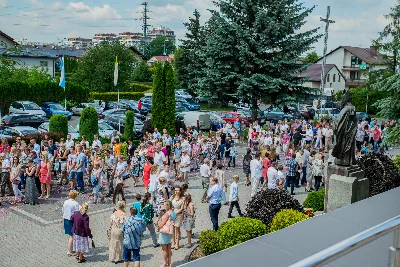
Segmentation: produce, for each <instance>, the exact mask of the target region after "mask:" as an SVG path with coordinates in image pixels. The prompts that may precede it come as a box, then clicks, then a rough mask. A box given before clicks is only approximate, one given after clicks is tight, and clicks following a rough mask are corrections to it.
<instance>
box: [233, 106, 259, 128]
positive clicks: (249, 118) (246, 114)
mask: <svg viewBox="0 0 400 267" xmlns="http://www.w3.org/2000/svg"><path fill="white" fill-rule="evenodd" d="M237 113H239V114H240V117H245V118H246V120H247V121H249V122H250V121H253V119H252V113H251V110H249V109H240V110H238V111H237ZM257 121H258V124H259V125H261V126H264V125H265V116H264V112H263V111H261V110H258V111H257Z"/></svg>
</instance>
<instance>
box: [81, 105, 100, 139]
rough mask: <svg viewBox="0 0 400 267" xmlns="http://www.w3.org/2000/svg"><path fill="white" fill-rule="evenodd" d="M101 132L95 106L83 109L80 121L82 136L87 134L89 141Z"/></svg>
mask: <svg viewBox="0 0 400 267" xmlns="http://www.w3.org/2000/svg"><path fill="white" fill-rule="evenodd" d="M98 133H99V124H98V116H97V112H96V109H95V108H94V107H86V108H84V109H83V111H82V115H81V120H80V123H79V134H80V136H82V135H85V136H86V138H87V139H88V140H89V141H92V140H93V136H94V135H95V134H98Z"/></svg>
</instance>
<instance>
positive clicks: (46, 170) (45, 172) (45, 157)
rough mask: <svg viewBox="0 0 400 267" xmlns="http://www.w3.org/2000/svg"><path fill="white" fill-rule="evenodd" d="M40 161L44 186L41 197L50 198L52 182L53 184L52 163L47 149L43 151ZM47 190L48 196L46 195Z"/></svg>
mask: <svg viewBox="0 0 400 267" xmlns="http://www.w3.org/2000/svg"><path fill="white" fill-rule="evenodd" d="M41 160H42V161H41V163H40V183H41V188H42V194H41V196H40V197H39V199H43V198H44V199H48V198H49V197H50V184H51V163H50V161H49V154H48V152H47V151H44V152H43V153H42V158H41ZM44 192H46V196H44Z"/></svg>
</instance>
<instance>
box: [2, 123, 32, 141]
mask: <svg viewBox="0 0 400 267" xmlns="http://www.w3.org/2000/svg"><path fill="white" fill-rule="evenodd" d="M29 134H39V131H38V130H37V129H35V128H33V127H29V126H15V127H7V128H4V129H3V130H2V131H1V132H0V138H11V137H13V136H24V135H29Z"/></svg>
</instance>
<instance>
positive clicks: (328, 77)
mask: <svg viewBox="0 0 400 267" xmlns="http://www.w3.org/2000/svg"><path fill="white" fill-rule="evenodd" d="M330 77H331V75H330V74H328V76H327V78H326V81H327V82H329V79H330Z"/></svg>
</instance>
